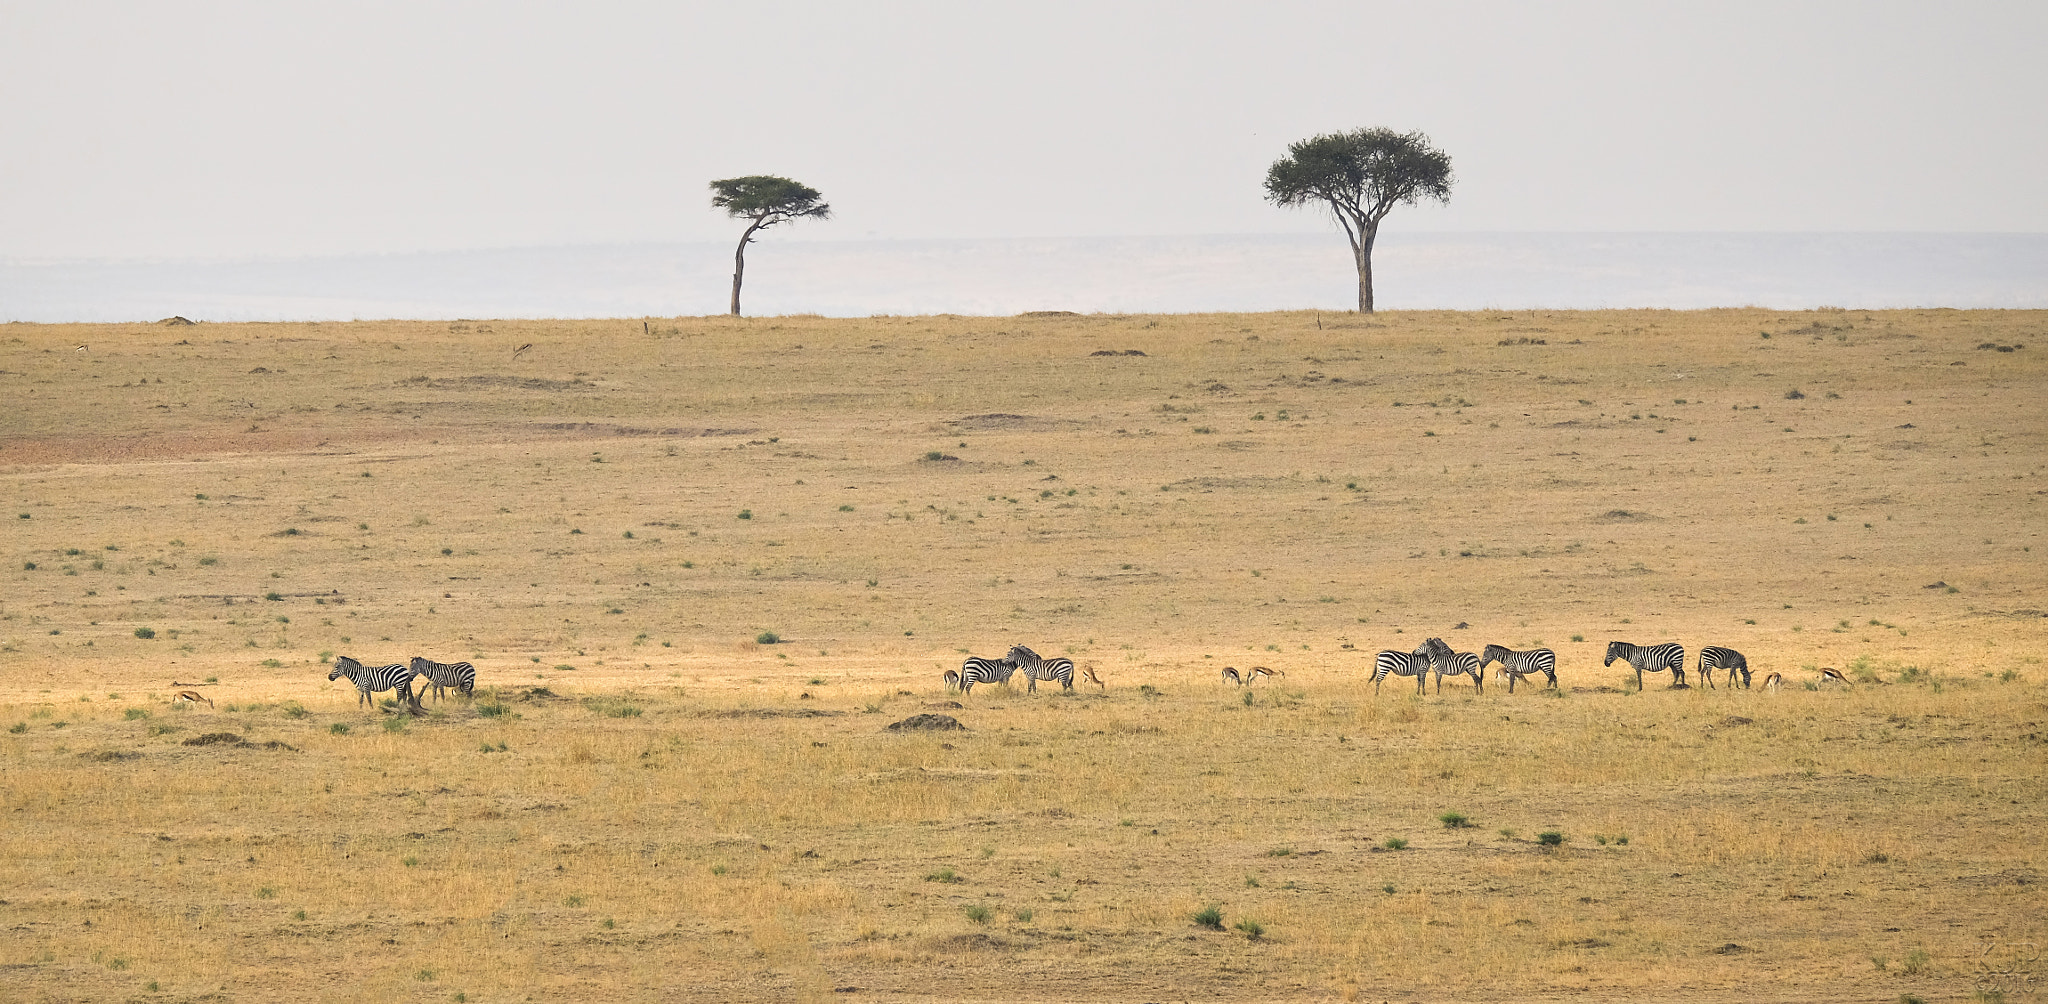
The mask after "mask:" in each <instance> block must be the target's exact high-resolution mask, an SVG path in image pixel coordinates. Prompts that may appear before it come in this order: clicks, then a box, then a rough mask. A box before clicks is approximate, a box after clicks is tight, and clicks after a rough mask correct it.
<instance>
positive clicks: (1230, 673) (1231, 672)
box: [1222, 666, 1244, 687]
mask: <svg viewBox="0 0 2048 1004" xmlns="http://www.w3.org/2000/svg"><path fill="white" fill-rule="evenodd" d="M1222 675H1223V681H1224V682H1225V683H1234V684H1237V685H1238V686H1240V687H1242V686H1244V677H1242V676H1239V675H1238V672H1237V667H1235V666H1225V667H1223V674H1222Z"/></svg>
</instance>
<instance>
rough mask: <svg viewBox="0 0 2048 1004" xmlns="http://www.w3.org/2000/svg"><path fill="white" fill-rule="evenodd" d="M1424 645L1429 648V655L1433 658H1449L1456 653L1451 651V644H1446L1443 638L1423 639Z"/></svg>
mask: <svg viewBox="0 0 2048 1004" xmlns="http://www.w3.org/2000/svg"><path fill="white" fill-rule="evenodd" d="M1422 647H1423V648H1425V649H1428V650H1429V657H1430V659H1432V660H1436V659H1448V658H1450V657H1451V656H1452V655H1454V654H1456V653H1453V652H1452V651H1451V647H1450V646H1449V645H1446V644H1444V640H1443V639H1442V638H1430V639H1427V640H1425V641H1423V643H1422Z"/></svg>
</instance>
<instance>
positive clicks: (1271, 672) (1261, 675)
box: [1244, 666, 1287, 683]
mask: <svg viewBox="0 0 2048 1004" xmlns="http://www.w3.org/2000/svg"><path fill="white" fill-rule="evenodd" d="M1286 675H1287V674H1286V673H1285V672H1283V671H1281V670H1277V669H1267V668H1266V667H1264V666H1253V667H1252V670H1251V672H1249V673H1246V674H1245V677H1244V682H1246V683H1257V682H1259V681H1260V680H1262V679H1268V680H1269V679H1272V678H1274V677H1278V676H1286Z"/></svg>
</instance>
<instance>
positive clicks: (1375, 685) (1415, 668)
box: [1372, 646, 1430, 694]
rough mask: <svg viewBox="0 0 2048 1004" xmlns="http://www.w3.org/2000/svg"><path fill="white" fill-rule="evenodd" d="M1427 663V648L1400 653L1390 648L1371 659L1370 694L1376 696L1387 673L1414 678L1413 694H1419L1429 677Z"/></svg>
mask: <svg viewBox="0 0 2048 1004" xmlns="http://www.w3.org/2000/svg"><path fill="white" fill-rule="evenodd" d="M1429 662H1430V660H1429V649H1428V647H1427V646H1425V647H1423V648H1418V649H1416V650H1415V651H1413V652H1400V651H1396V650H1394V649H1391V648H1390V649H1386V650H1384V651H1382V652H1380V654H1378V655H1375V656H1373V657H1372V692H1373V693H1374V694H1378V693H1379V692H1380V683H1381V681H1383V680H1385V679H1386V678H1387V674H1388V673H1392V674H1394V675H1395V676H1412V677H1414V678H1415V692H1416V693H1417V694H1421V693H1422V684H1423V681H1424V680H1425V679H1426V678H1427V677H1428V675H1429Z"/></svg>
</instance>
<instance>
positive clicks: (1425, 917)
mask: <svg viewBox="0 0 2048 1004" xmlns="http://www.w3.org/2000/svg"><path fill="white" fill-rule="evenodd" d="M2044 322H2048V317H2044V316H2043V315H2041V314H2037V313H2012V312H1985V313H1968V312H1953V311H1927V312H1879V313H1863V312H1860V311H1849V312H1840V311H1823V312H1811V313H1793V314H1787V313H1769V312H1763V311H1733V310H1731V311H1712V312H1701V313H1671V312H1615V313H1583V314H1568V313H1533V314H1532V313H1527V312H1520V313H1485V314H1453V313H1393V314H1384V315H1380V316H1379V317H1377V318H1375V319H1373V320H1371V321H1370V322H1367V321H1364V320H1362V319H1360V318H1358V317H1356V316H1349V315H1341V314H1323V315H1316V314H1308V313H1298V314H1267V315H1248V316H1223V315H1209V316H1191V317H1109V316H1087V317H1071V316H1069V317H1050V318H1028V317H1027V318H1007V319H990V318H963V317H937V318H874V319H870V320H824V319H816V318H779V319H776V318H769V319H750V320H745V321H733V320H727V319H702V320H699V319H679V320H668V319H664V320H660V321H653V322H642V321H638V320H635V321H631V322H624V321H619V322H491V323H476V322H460V323H454V324H448V323H435V324H428V323H402V322H389V323H354V324H319V325H311V324H307V325H297V324H294V325H212V324H202V325H198V326H191V327H160V326H150V325H131V326H66V327H41V326H32V325H7V326H0V387H4V389H5V391H6V394H7V399H8V401H9V408H8V409H7V414H6V416H5V418H4V419H0V422H4V425H0V474H4V479H5V491H6V493H7V497H8V502H9V505H10V508H8V509H7V510H6V511H5V512H4V513H0V515H4V516H5V519H4V524H5V526H6V528H7V530H8V534H7V537H6V541H5V548H6V553H5V555H4V558H5V561H6V564H5V566H4V571H0V581H4V582H5V587H4V592H0V643H4V644H0V819H4V820H5V826H4V827H0V997H6V998H7V999H10V1000H46V999H65V1000H68V999H77V998H96V999H134V1000H199V999H213V1000H225V999H232V1000H265V999H277V998H281V997H283V996H286V995H291V996H301V995H306V994H308V993H310V994H311V995H312V996H315V997H318V998H322V999H361V1000H379V1001H383V1000H398V999H411V1000H421V1001H448V1000H469V1001H497V1000H527V999H533V1000H577V1001H584V1000H629V999H651V998H657V997H658V998H660V999H703V1000H730V999H741V998H757V999H812V1000H823V999H830V1000H866V999H933V1000H953V999H980V1000H1020V999H1042V1000H1063V999H1118V1000H1167V999H1172V1000H1181V999H1183V998H1185V999H1210V998H1218V997H1220V998H1223V999H1233V1000H1259V999H1273V1000H1281V999H1285V1000H1293V999H1303V998H1342V999H1352V998H1356V999H1362V1000H1374V1001H1379V1000H1393V1001H1400V1000H1453V999H1456V1000H1465V999H1496V1000H1522V999H1531V1000H1533V999H1552V998H1557V997H1562V996H1565V995H1573V996H1582V995H1585V994H1588V993H1590V994H1591V995H1593V996H1594V997H1596V998H1597V997H1601V996H1605V997H1609V998H1613V999H1622V998H1626V997H1636V996H1640V995H1642V994H1645V993H1649V992H1654V993H1656V994H1657V995H1659V996H1664V997H1674V998H1689V999H1699V1000H1720V999H1726V1000H1734V999H1744V1000H1747V999H1750V998H1751V997H1753V996H1756V995H1758V994H1759V992H1761V993H1762V994H1763V995H1765V996H1772V997H1782V998H1806V999H1823V1000H1893V999H1897V998H1898V997H1899V995H1901V994H1912V995H1917V996H1920V997H1924V998H1925V999H1927V1000H1930V1001H1932V1000H1943V999H1968V998H1970V997H1971V996H1972V995H1973V994H1977V995H1981V996H1983V997H1984V999H1992V996H1993V995H1996V994H2000V993H2002V994H2004V995H2006V996H2005V999H2007V1000H2029V999H2037V996H2038V993H2039V991H2038V989H2037V988H2038V986H2039V984H2038V983H2037V982H2034V981H2036V980H2038V979H2039V978H2040V977H2041V976H2042V975H2044V974H2043V973H2042V972H2041V970H2042V968H2043V966H2044V964H2043V963H2042V962H2041V961H2040V948H2039V947H2037V946H2040V945H2043V944H2048V930H2044V927H2048V920H2044V918H2048V897H2044V895H2043V892H2042V889H2043V886H2042V880H2043V878H2044V874H2048V866H2044V861H2043V838H2042V824H2043V822H2044V812H2043V809H2044V795H2048V792H2044V783H2043V762H2044V761H2043V754H2044V751H2048V746H2044V743H2043V739H2042V737H2043V736H2048V689H2044V684H2048V671H2044V668H2043V666H2042V664H2041V656H2040V652H2041V647H2042V644H2043V642H2044V640H2048V632H2044V626H2048V621H2044V619H2043V616H2042V614H2041V611H2040V609H2039V608H2041V607H2048V603H2044V602H2043V600H2042V597H2041V595H2040V592H2041V588H2042V586H2043V575H2042V572H2041V567H2042V566H2041V558H2042V557H2043V556H2037V555H2034V554H2033V553H2032V551H2031V547H2032V545H2033V544H2035V543H2041V542H2042V541H2041V540H2040V537H2039V533H2040V531H2041V529H2042V527H2043V525H2044V511H2043V499H2044V497H2048V496H2044V494H2043V492H2044V490H2048V478H2044V477H2043V472H2042V467H2043V462H2044V459H2048V454H2044V434H2048V415H2044V409H2048V394H2044V393H2043V392H2044V390H2048V386H2044V379H2043V377H2044V372H2048V369H2044V366H2043V364H2042V361H2041V360H2042V358H2043V356H2044V355H2048V323H2044ZM528 345H530V347H529V348H526V349H525V350H524V351H517V350H519V349H520V348H521V346H528ZM80 346H83V348H82V349H81V348H80ZM1986 346H1988V347H1986ZM1998 346H2006V347H2008V348H2009V349H2011V350H2010V351H2001V350H1999V348H1998ZM2015 346H2017V347H2015ZM1133 349H1135V350H1139V351H1141V352H1142V353H1144V354H1143V355H1142V356H1141V355H1136V354H1123V353H1125V350H1133ZM1102 350H1113V351H1116V352H1118V353H1119V354H1117V355H1095V354H1094V353H1096V352H1098V351H1102ZM1794 391H1797V392H1798V396H1794V395H1793V394H1792V393H1791V392H1794ZM31 565H32V566H33V567H32V568H31V567H29V566H31ZM1464 625H1469V626H1464ZM763 632H774V633H775V634H776V635H778V636H779V637H780V639H781V640H780V642H779V643H770V644H761V643H758V642H757V641H756V640H755V639H756V638H757V636H760V635H761V634H762V633H763ZM145 635H147V636H148V637H144V636H145ZM1429 635H1441V636H1443V637H1445V638H1446V639H1448V640H1450V641H1451V642H1452V643H1453V644H1454V645H1456V646H1457V647H1458V648H1460V649H1467V650H1477V649H1478V648H1479V647H1480V646H1482V645H1484V644H1486V643H1487V642H1501V643H1504V644H1508V645H1514V646H1529V645H1534V644H1537V643H1539V642H1540V643H1542V644H1545V645H1549V646H1551V647H1553V648H1555V649H1556V650H1557V652H1558V655H1559V660H1560V677H1561V680H1562V683H1563V685H1564V688H1565V689H1564V692H1563V693H1562V694H1552V695H1545V694H1542V693H1540V692H1539V690H1538V689H1535V688H1531V689H1522V690H1520V691H1519V692H1518V693H1516V694H1514V695H1513V696H1509V695H1508V694H1507V693H1506V692H1505V688H1504V687H1499V686H1489V687H1487V688H1486V691H1485V692H1484V693H1483V694H1475V693H1474V692H1473V689H1472V688H1471V687H1470V686H1467V685H1461V684H1458V683H1453V684H1451V685H1449V686H1446V687H1445V688H1444V690H1443V692H1442V694H1441V696H1439V695H1437V694H1435V693H1431V694H1428V695H1426V696H1423V697H1420V698H1418V697H1416V696H1415V694H1414V691H1413V690H1412V689H1411V687H1410V685H1409V684H1408V683H1407V682H1406V681H1402V680H1398V679H1397V680H1394V681H1390V683H1389V684H1388V685H1387V687H1386V689H1385V691H1384V692H1383V693H1381V694H1379V695H1377V696H1376V695H1375V694H1374V693H1373V691H1372V688H1371V687H1370V685H1369V684H1367V683H1366V676H1367V673H1368V672H1369V668H1370V661H1371V654H1372V652H1373V651H1374V650H1376V649H1379V648H1383V647H1401V648H1409V647H1413V646H1414V645H1415V644H1416V643H1418V642H1420V641H1421V640H1422V639H1423V638H1424V637H1426V636H1429ZM1609 639H1627V640H1634V641H1638V642H1644V643H1649V642H1658V641H1666V640H1676V641H1681V642H1683V643H1684V644H1685V645H1686V646H1687V648H1688V650H1689V651H1696V650H1697V649H1698V648H1699V647H1700V646H1701V645H1705V644H1720V645H1729V646H1733V647H1736V648H1739V649H1741V650H1742V651H1744V652H1746V653H1747V654H1748V656H1749V658H1750V660H1751V663H1752V665H1753V666H1754V667H1755V668H1756V670H1757V672H1758V674H1759V675H1760V676H1761V674H1763V673H1768V672H1771V671H1773V670H1776V671H1780V672H1783V673H1784V674H1785V675H1786V677H1787V679H1788V680H1789V681H1790V685H1789V686H1788V687H1787V688H1786V689H1785V690H1784V691H1783V692H1780V693H1770V694H1766V693H1762V692H1758V691H1748V692H1740V691H1738V692H1729V691H1728V690H1725V689H1723V690H1711V691H1708V690H1689V691H1688V690H1669V689H1666V686H1667V684H1668V683H1669V680H1668V679H1655V680H1654V682H1652V684H1651V686H1650V689H1649V691H1648V692H1647V693H1643V694H1631V693H1626V692H1624V691H1626V690H1628V689H1631V688H1632V680H1631V678H1630V677H1628V676H1627V675H1625V674H1624V673H1623V672H1622V671H1621V669H1620V668H1619V667H1617V668H1611V669H1607V668H1602V667H1601V665H1600V656H1601V654H1602V651H1603V646H1604V643H1605V642H1606V641H1607V640H1609ZM1020 641H1021V642H1025V643H1029V644H1032V645H1034V646H1035V647H1037V648H1038V649H1039V651H1041V652H1044V653H1046V654H1054V653H1059V654H1067V655H1071V656H1072V657H1073V658H1074V659H1075V660H1076V661H1078V662H1081V663H1085V664H1092V665H1093V666H1095V667H1096V669H1097V670H1098V671H1099V672H1100V673H1101V674H1102V675H1103V676H1104V678H1106V679H1107V681H1108V683H1109V687H1108V690H1107V692H1106V693H1096V692H1082V693H1078V694H1076V695H1061V694H1057V693H1047V692H1046V691H1044V690H1041V691H1040V692H1039V693H1038V694H1037V695H1035V696H1028V695H1026V694H1024V693H1023V692H1022V689H1021V686H1020V687H1018V688H1016V689H1014V690H1008V691H1006V690H1004V689H1003V688H988V689H986V690H979V691H977V692H976V693H975V694H974V695H973V696H972V697H971V698H968V699H965V700H963V701H962V702H961V703H963V704H964V705H965V707H964V708H961V709H958V710H952V709H946V710H948V711H949V712H950V713H951V714H954V715H956V716H957V717H958V718H959V719H960V720H961V721H962V722H964V723H965V724H966V725H967V726H968V727H969V731H966V732H949V733H921V734H907V735H906V734H897V733H891V732H888V731H885V730H884V728H883V726H884V725H886V724H887V723H889V722H892V721H896V720H898V719H901V718H904V717H906V716H908V715H911V714H914V713H918V712H921V711H926V710H932V709H930V708H929V706H930V705H932V704H935V703H940V702H944V701H946V700H948V699H949V697H948V696H947V695H945V694H943V693H942V692H941V690H940V688H939V674H940V672H941V671H942V670H943V669H945V668H947V667H949V666H957V665H958V663H959V661H960V659H961V658H962V653H964V652H970V651H971V652H975V653H978V654H988V655H995V654H1000V653H1001V651H1002V650H1003V649H1004V648H1005V647H1006V646H1008V645H1009V644H1011V643H1014V642H1020ZM330 653H346V654H350V655H354V656H356V657H358V658H361V659H363V660H364V661H366V662H371V663H372V664H375V663H380V662H391V661H400V660H402V659H404V658H406V657H408V656H410V655H413V654H422V655H427V656H430V657H437V658H441V659H444V660H451V659H455V658H463V659H468V660H471V661H473V662H475V663H476V665H477V667H478V670H479V674H480V677H481V680H482V686H481V688H480V690H479V696H478V699H477V700H476V701H475V702H473V703H471V704H465V703H463V702H457V701H450V702H448V703H446V704H443V705H440V706H438V707H435V708H434V711H433V713H432V714H431V715H430V716H428V717H426V718H421V719H407V718H401V717H399V716H396V715H393V714H391V713H390V712H389V711H388V710H379V711H374V712H373V711H357V710H356V709H355V707H354V704H355V698H354V695H353V693H352V692H351V691H349V690H346V689H344V686H343V685H340V684H330V683H328V682H327V681H326V679H325V676H326V666H325V664H324V661H325V659H326V658H327V657H328V655H329V654H330ZM1254 664H1264V665H1269V666H1273V667H1277V668H1281V669H1284V670H1286V672H1287V676H1286V677H1285V679H1284V680H1282V681H1280V682H1279V684H1278V685H1277V686H1269V685H1265V684H1261V685H1260V686H1258V687H1256V688H1252V689H1249V690H1246V691H1238V690H1236V689H1234V688H1228V687H1225V686H1222V685H1221V684H1219V682H1218V678H1217V674H1218V670H1219V669H1220V668H1221V667H1222V666H1224V665H1235V666H1237V667H1240V668H1244V667H1248V666H1250V665H1254ZM1823 665H1829V666H1838V667H1843V668H1845V669H1847V670H1849V671H1850V675H1851V676H1852V677H1855V678H1858V679H1860V680H1861V681H1863V682H1859V683H1857V684H1856V685H1854V686H1853V687H1850V688H1821V689H1807V687H1806V684H1807V683H1808V682H1809V681H1812V680H1814V679H1815V669H1816V668H1817V667H1819V666H1823ZM174 680H175V681H180V682H184V683H201V682H212V683H213V684H214V685H211V686H205V687H201V688H198V689H201V690H203V691H204V692H205V693H206V694H208V695H210V696H211V697H212V698H213V700H214V701H215V702H216V705H217V706H216V707H214V708H207V707H205V706H200V707H198V708H190V709H181V708H174V707H172V706H170V705H169V704H167V700H168V699H169V697H170V695H171V693H172V692H173V691H174V690H175V689H178V688H176V687H174V686H173V681H174ZM1880 680H1881V681H1883V683H1882V684H1880V683H1877V682H1872V681H1880ZM1020 684H1021V679H1020ZM550 694H551V695H553V696H549V695H550ZM806 695H807V696H806ZM223 732H225V733H233V734H234V735H236V736H239V737H242V738H243V739H246V740H247V741H248V743H247V744H246V745H237V744H230V743H213V744H210V745H191V744H190V741H191V740H194V739H197V738H200V737H203V736H206V735H208V734H212V733H223ZM272 744H276V745H272ZM1449 812H1455V813H1461V814H1463V815H1464V816H1465V817H1467V819H1468V820H1469V823H1470V824H1471V825H1468V826H1464V827H1456V828H1453V827H1447V826H1446V825H1444V824H1443V823H1442V822H1440V821H1439V816H1440V815H1442V814H1444V813H1449ZM1544 833H1557V834H1561V835H1562V843H1561V844H1560V845H1558V846H1555V847H1551V846H1546V845H1545V843H1544V842H1543V839H1542V837H1541V835H1542V834H1544ZM1624 838H1625V839H1624ZM1402 841H1405V842H1406V846H1405V848H1404V849H1391V848H1390V842H1391V843H1395V844H1398V843H1400V842H1402ZM1212 905H1213V906H1215V907H1217V908H1219V911H1220V922H1221V929H1220V930H1218V929H1210V928H1206V927H1202V926H1198V925H1197V924H1195V923H1194V922H1193V920H1192V918H1193V916H1194V915H1195V914H1196V913H1197V912H1198V911H1201V910H1202V909H1204V908H1205V907H1209V906H1212ZM1766 981H1768V985H1765V984H1766Z"/></svg>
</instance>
